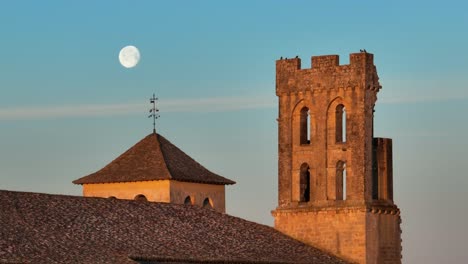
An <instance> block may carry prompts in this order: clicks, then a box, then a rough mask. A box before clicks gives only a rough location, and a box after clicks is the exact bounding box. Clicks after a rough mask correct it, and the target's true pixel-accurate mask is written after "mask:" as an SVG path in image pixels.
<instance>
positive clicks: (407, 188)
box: [0, 1, 468, 263]
mask: <svg viewBox="0 0 468 264" xmlns="http://www.w3.org/2000/svg"><path fill="white" fill-rule="evenodd" d="M467 7H468V6H467V4H465V3H463V2H462V1H459V2H456V1H444V2H440V1H412V2H411V3H410V2H409V1H385V2H384V1H348V2H345V1H322V2H318V1H231V2H227V1H224V2H221V1H164V2H163V1H79V2H64V1H9V2H4V3H2V4H1V8H0V47H1V48H0V58H1V60H0V91H1V95H0V135H1V137H0V189H9V190H23V191H36V192H47V193H63V194H73V195H79V194H80V191H81V190H80V188H79V187H78V186H74V185H72V184H71V181H72V180H74V179H76V178H79V177H81V176H83V175H87V174H89V173H91V172H94V171H95V170H97V169H99V168H101V167H102V166H104V165H105V164H107V163H108V162H110V161H111V160H112V159H114V158H115V157H116V156H117V155H119V154H120V153H122V152H123V151H125V150H126V149H128V148H129V147H130V146H132V145H133V144H135V143H136V142H137V141H139V140H140V139H141V138H143V137H144V136H146V135H147V134H148V133H150V132H151V130H152V127H151V126H152V123H151V120H149V119H147V118H146V116H147V109H148V108H149V107H150V105H149V104H148V98H149V97H150V96H151V95H152V94H153V92H155V93H156V94H157V95H158V96H159V98H160V109H161V118H160V119H159V120H158V124H157V129H158V132H160V133H161V134H163V135H164V136H165V137H166V138H168V139H169V140H171V141H172V142H173V143H175V144H176V145H177V146H179V147H180V148H181V149H183V150H184V151H185V152H187V153H188V154H190V155H191V156H193V157H194V158H195V159H196V160H198V161H199V162H201V163H202V164H204V165H205V166H206V167H207V168H209V169H211V170H213V171H215V172H217V173H220V174H222V175H224V176H226V177H228V178H231V179H234V180H236V181H237V182H238V184H236V185H235V186H232V187H228V189H227V190H228V194H227V208H228V209H227V210H228V213H230V214H233V215H236V216H240V217H243V218H246V219H250V220H253V221H256V222H260V223H265V224H270V225H271V224H272V217H271V216H270V210H271V209H273V208H274V207H275V206H276V195H277V190H276V188H277V185H276V182H277V160H276V159H277V156H276V155H277V154H276V147H277V145H276V144H277V135H276V133H277V128H276V121H275V119H276V117H277V107H276V103H277V101H276V98H275V94H274V91H275V83H274V81H275V60H276V59H278V58H279V57H280V56H283V57H294V56H296V55H299V56H300V57H301V58H302V64H303V68H307V67H310V56H312V55H324V54H338V55H340V62H341V63H342V64H346V63H348V54H349V53H352V52H357V51H359V49H362V48H365V49H366V50H367V51H369V52H371V53H374V56H375V64H376V65H377V69H378V72H379V76H380V81H381V84H382V86H383V89H382V90H381V92H380V93H379V101H378V104H377V107H376V114H375V118H376V119H375V134H376V136H381V137H390V138H393V140H394V181H395V187H394V188H395V200H396V202H397V204H398V205H399V206H400V208H401V210H402V214H403V215H402V217H403V224H402V228H403V256H404V262H405V263H452V262H460V261H461V260H463V259H468V255H467V254H468V252H467V251H466V248H465V247H466V245H465V244H466V243H465V239H466V237H467V236H468V231H467V229H466V227H465V223H466V222H468V213H467V212H466V210H464V209H465V208H466V204H465V203H466V201H467V198H466V189H467V186H468V177H467V173H466V170H465V169H464V165H465V163H466V154H465V152H466V149H467V147H468V143H467V141H466V140H465V139H464V137H466V134H467V133H468V122H467V121H468V118H467V116H466V112H467V111H468V104H467V103H468V87H467V86H468V85H467V83H468V74H467V72H468V52H467V51H466V47H468V32H467V31H468V30H467V29H468V15H467V10H468V8H467ZM126 45H135V46H137V47H138V48H139V49H140V52H141V61H140V63H139V64H138V65H137V67H135V68H132V69H126V68H123V67H122V66H121V65H120V64H119V63H118V59H117V56H118V52H119V50H120V49H121V48H122V47H124V46H126Z"/></svg>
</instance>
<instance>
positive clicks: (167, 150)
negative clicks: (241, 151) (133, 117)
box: [73, 133, 235, 184]
mask: <svg viewBox="0 0 468 264" xmlns="http://www.w3.org/2000/svg"><path fill="white" fill-rule="evenodd" d="M169 179H172V180H178V181H188V182H200V183H210V184H234V183H235V182H234V181H231V180H229V179H226V178H224V177H221V176H219V175H217V174H215V173H213V172H211V171H209V170H207V169H206V168H204V167H203V166H202V165H200V164H199V163H198V162H196V161H195V160H194V159H192V158H191V157H189V156H188V155H187V154H185V153H184V152H183V151H182V150H180V149H179V148H177V147H176V146H174V145H173V144H172V143H171V142H169V140H167V139H165V138H164V137H163V136H161V135H159V134H156V133H152V134H150V135H148V136H146V137H145V138H144V139H142V140H141V141H140V142H138V143H137V144H135V145H134V146H133V147H131V148H130V149H128V150H127V151H125V152H124V153H123V154H122V155H120V156H119V157H117V158H116V159H115V160H113V161H112V162H111V163H109V164H108V165H106V166H105V167H104V168H102V169H101V170H99V171H97V172H95V173H92V174H90V175H88V176H85V177H82V178H80V179H78V180H75V181H73V183H75V184H87V183H110V182H134V181H152V180H169Z"/></svg>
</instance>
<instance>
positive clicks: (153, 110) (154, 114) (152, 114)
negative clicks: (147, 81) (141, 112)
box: [148, 94, 159, 133]
mask: <svg viewBox="0 0 468 264" xmlns="http://www.w3.org/2000/svg"><path fill="white" fill-rule="evenodd" d="M157 100H158V98H157V97H155V95H154V94H153V97H152V98H150V103H152V104H153V108H151V109H150V110H149V112H150V115H149V116H148V118H151V117H152V118H153V133H156V119H158V118H159V114H158V112H159V109H157V108H156V101H157Z"/></svg>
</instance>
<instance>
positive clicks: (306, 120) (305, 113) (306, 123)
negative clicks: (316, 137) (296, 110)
mask: <svg viewBox="0 0 468 264" xmlns="http://www.w3.org/2000/svg"><path fill="white" fill-rule="evenodd" d="M299 132H300V143H301V145H302V144H310V113H309V108H307V107H303V108H302V109H301V118H300V128H299Z"/></svg>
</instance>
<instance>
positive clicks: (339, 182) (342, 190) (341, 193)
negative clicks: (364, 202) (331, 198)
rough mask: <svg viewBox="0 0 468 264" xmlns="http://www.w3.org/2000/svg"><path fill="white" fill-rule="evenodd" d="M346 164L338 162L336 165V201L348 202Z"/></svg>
mask: <svg viewBox="0 0 468 264" xmlns="http://www.w3.org/2000/svg"><path fill="white" fill-rule="evenodd" d="M346 185H347V184H346V163H345V162H343V161H338V163H337V164H336V200H346V196H347V193H346Z"/></svg>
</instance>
